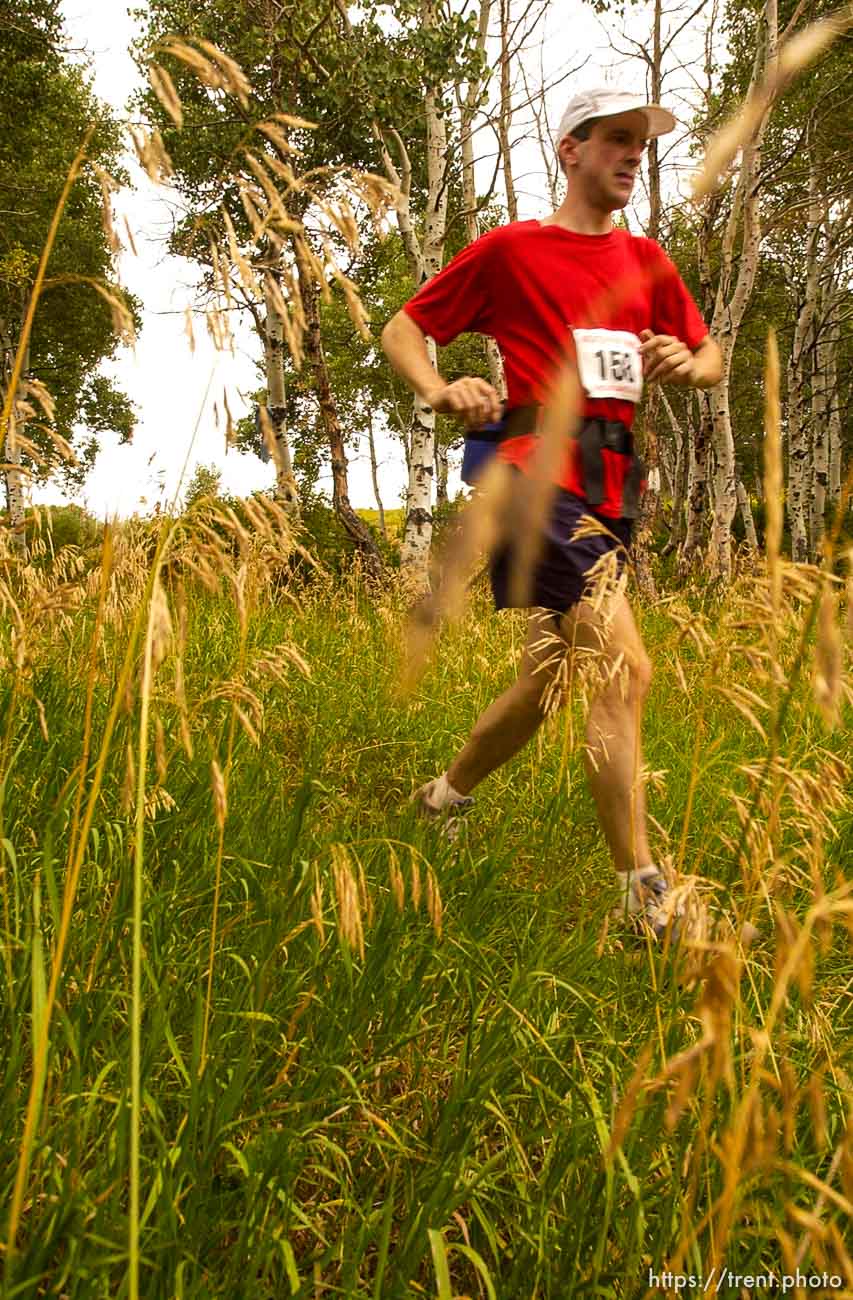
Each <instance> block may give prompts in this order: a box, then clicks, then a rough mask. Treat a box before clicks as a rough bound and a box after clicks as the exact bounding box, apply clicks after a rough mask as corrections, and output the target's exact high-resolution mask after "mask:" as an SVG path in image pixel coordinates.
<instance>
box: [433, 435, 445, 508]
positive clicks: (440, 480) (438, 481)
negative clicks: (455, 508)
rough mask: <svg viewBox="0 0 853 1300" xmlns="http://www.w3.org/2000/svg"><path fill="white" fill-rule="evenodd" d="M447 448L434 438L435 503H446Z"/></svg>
mask: <svg viewBox="0 0 853 1300" xmlns="http://www.w3.org/2000/svg"><path fill="white" fill-rule="evenodd" d="M447 470H448V466H447V448H446V447H443V446H442V445H441V443H440V442H439V441H438V439H437V438H436V440H435V504H436V505H437V506H443V505H446V504H447Z"/></svg>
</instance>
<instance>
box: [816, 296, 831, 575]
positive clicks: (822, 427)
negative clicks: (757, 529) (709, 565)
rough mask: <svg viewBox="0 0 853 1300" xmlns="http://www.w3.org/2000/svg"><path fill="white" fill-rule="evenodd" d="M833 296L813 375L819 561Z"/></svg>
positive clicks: (825, 493)
mask: <svg viewBox="0 0 853 1300" xmlns="http://www.w3.org/2000/svg"><path fill="white" fill-rule="evenodd" d="M831 312H832V294H831V293H829V294H828V295H827V296H826V299H825V310H824V316H823V320H822V321H821V323H820V328H819V329H818V331H817V337H816V340H815V354H814V374H813V375H812V430H813V463H812V470H813V475H814V485H813V494H812V530H811V532H812V550H813V553H814V556H815V559H816V560H819V559H820V556H821V552H822V549H823V534H824V528H825V519H826V505H827V497H828V496H829V461H830V439H831V433H830V424H829V404H830V401H831V398H832V394H831V393H830V389H829V353H830V343H829V338H828V334H829V331H830V330H831V329H832V322H831Z"/></svg>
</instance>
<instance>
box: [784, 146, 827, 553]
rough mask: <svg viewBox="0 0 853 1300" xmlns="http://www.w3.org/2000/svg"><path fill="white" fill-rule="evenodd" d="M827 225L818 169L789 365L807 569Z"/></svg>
mask: <svg viewBox="0 0 853 1300" xmlns="http://www.w3.org/2000/svg"><path fill="white" fill-rule="evenodd" d="M822 219H823V214H822V212H821V211H820V207H819V205H818V202H817V178H816V175H815V169H814V167H813V166H812V167H811V168H810V172H809V206H808V222H809V225H808V240H807V243H806V259H805V284H804V288H803V296H802V302H801V304H800V310H799V312H798V314H797V323H796V325H795V327H794V337H793V341H792V344H791V355H790V357H789V359H788V401H787V417H788V419H787V425H788V494H787V503H788V526H789V528H790V532H791V559H792V560H794V561H795V563H797V564H805V563H806V562H807V561H808V559H809V558H810V551H811V548H810V545H809V524H810V522H811V488H812V483H811V468H812V462H811V455H810V452H811V447H810V438H809V434H810V432H811V430H810V420H809V407H808V403H807V400H806V388H807V385H808V382H809V379H810V377H811V367H812V358H813V348H814V342H815V324H816V319H815V318H816V315H817V309H818V301H819V295H820V279H819V276H820V265H819V261H818V241H819V237H820V227H821V222H822Z"/></svg>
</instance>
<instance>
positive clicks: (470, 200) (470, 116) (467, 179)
mask: <svg viewBox="0 0 853 1300" xmlns="http://www.w3.org/2000/svg"><path fill="white" fill-rule="evenodd" d="M491 8H492V0H480V16H479V24H478V30H477V48H478V49H479V50H480V51H482V50H483V49H485V45H486V36H487V34H488V27H489V14H490V13H491ZM481 89H482V83H481V82H479V81H471V82H470V83H469V85H468V87H467V90H466V94H465V97H464V98H463V97H462V94H461V91H460V90H459V89H457V96H456V97H457V102H458V104H459V127H460V132H461V142H462V207H463V210H464V212H465V233H466V234H467V236H468V243H469V244H473V242H474V240H475V239H478V238H479V236H480V218H479V214H478V212H477V189H476V183H475V176H474V138H473V127H474V115H475V113H476V111H477V103H478V100H479V98H480V91H481ZM555 206H556V205H555ZM483 341H484V345H485V350H486V361H487V363H488V367H489V381H490V383H491V385H492V387H493V388H494V389H495V391H496V392H497V394H498V396H499V397H500V399H501V401H505V400H506V378H505V376H504V368H503V360H502V358H501V354H500V350H499V348H498V345H497V343H496V342H495V340H494V339H493V338H490V337H489V336H486V337H485V338H484V340H483Z"/></svg>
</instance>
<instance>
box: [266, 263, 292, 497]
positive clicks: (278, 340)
mask: <svg viewBox="0 0 853 1300" xmlns="http://www.w3.org/2000/svg"><path fill="white" fill-rule="evenodd" d="M264 283H265V293H264V306H265V309H266V317H265V320H264V359H265V368H266V379H267V415H268V416H269V421H270V426H271V428H272V435H273V438H274V440H275V447H276V452H275V496H276V499H277V500H278V501H279V502H280V503H281V505H282V506H283V507H284V509H285V510H286V511H287V513H288V514H289V515H290V516H291V517H292V518H294V519H298V518H299V496H298V494H297V491H296V479H295V478H294V476H293V457H292V456H291V454H290V442H289V441H288V437H287V418H286V417H287V412H286V408H285V400H286V397H285V395H286V388H285V379H284V326H283V323H282V319H281V313H280V311H279V307H278V303H277V301H276V298H277V295H275V294H273V293H272V292H271V291H270V277H269V275H268V276H267V277H265V282H264Z"/></svg>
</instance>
